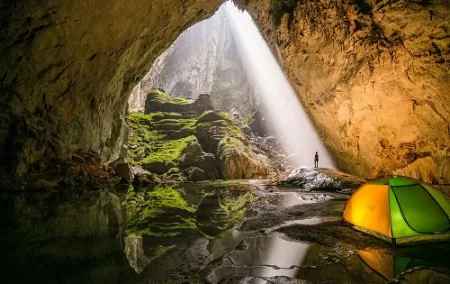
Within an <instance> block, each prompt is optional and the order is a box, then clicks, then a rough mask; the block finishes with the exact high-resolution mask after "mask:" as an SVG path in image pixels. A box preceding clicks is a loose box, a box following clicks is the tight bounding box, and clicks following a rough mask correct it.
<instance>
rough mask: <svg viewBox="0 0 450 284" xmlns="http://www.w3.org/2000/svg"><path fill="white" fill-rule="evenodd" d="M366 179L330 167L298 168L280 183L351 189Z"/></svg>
mask: <svg viewBox="0 0 450 284" xmlns="http://www.w3.org/2000/svg"><path fill="white" fill-rule="evenodd" d="M365 182H366V181H365V180H364V179H361V178H359V177H356V176H352V175H349V174H346V173H342V172H339V171H335V170H330V169H322V168H298V169H295V170H293V171H292V172H291V174H290V175H289V176H288V177H287V178H286V179H285V180H283V181H281V182H280V184H282V185H292V186H298V187H301V188H302V189H307V190H312V189H333V190H341V191H342V190H344V191H352V190H354V189H356V188H358V187H360V186H361V185H362V184H363V183H365Z"/></svg>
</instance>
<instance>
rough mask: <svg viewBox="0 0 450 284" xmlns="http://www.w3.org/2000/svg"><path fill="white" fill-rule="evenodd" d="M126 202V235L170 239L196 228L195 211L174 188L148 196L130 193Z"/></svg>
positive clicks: (165, 188)
mask: <svg viewBox="0 0 450 284" xmlns="http://www.w3.org/2000/svg"><path fill="white" fill-rule="evenodd" d="M126 202H127V234H132V233H134V234H137V235H146V236H153V237H170V236H177V235H179V234H181V233H183V232H184V231H187V230H194V229H195V228H196V221H195V218H194V215H193V213H194V212H195V209H194V208H192V207H191V206H190V205H189V204H188V203H187V202H186V200H185V199H184V198H183V197H182V196H181V194H180V193H179V192H178V191H176V190H175V189H173V188H172V187H158V188H155V189H154V190H152V191H149V192H145V193H141V192H135V191H134V190H132V189H130V190H129V192H128V193H127V201H126Z"/></svg>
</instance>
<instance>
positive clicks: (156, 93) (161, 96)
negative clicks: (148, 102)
mask: <svg viewBox="0 0 450 284" xmlns="http://www.w3.org/2000/svg"><path fill="white" fill-rule="evenodd" d="M148 95H149V96H151V98H152V99H153V100H156V101H159V102H160V103H173V104H179V105H183V104H188V103H191V102H192V100H189V99H186V98H173V97H171V96H169V95H168V94H166V93H164V92H161V91H160V90H158V89H153V90H151V91H150V92H149V94H148Z"/></svg>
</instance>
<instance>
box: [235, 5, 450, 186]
mask: <svg viewBox="0 0 450 284" xmlns="http://www.w3.org/2000/svg"><path fill="white" fill-rule="evenodd" d="M235 2H236V3H238V4H239V6H240V7H241V8H243V9H246V10H247V11H248V12H249V13H250V14H251V15H252V17H253V19H254V20H255V22H256V23H257V25H258V26H259V28H260V30H261V32H262V34H263V36H264V37H265V38H266V40H267V41H268V43H269V45H270V46H271V49H272V51H273V53H274V54H275V55H276V56H277V57H278V60H279V62H280V64H281V65H282V67H283V69H284V71H285V73H286V74H287V76H288V78H289V80H290V82H291V84H292V85H293V87H294V89H295V90H296V92H297V94H298V96H299V97H300V99H301V101H302V103H303V105H304V107H305V109H306V111H307V112H308V114H309V116H310V117H311V118H312V120H313V122H314V124H315V126H316V129H317V130H318V132H319V134H320V136H321V138H322V140H323V141H324V143H325V145H326V147H327V148H328V149H329V151H330V153H331V154H332V156H333V157H334V159H335V161H336V164H337V166H338V167H339V168H340V169H342V170H344V171H347V172H350V173H353V174H357V175H360V176H364V177H374V176H377V175H383V174H392V173H395V174H403V175H408V176H413V177H418V178H421V179H423V180H425V181H428V182H440V183H448V182H450V96H449V90H450V68H449V66H450V64H449V62H450V36H449V35H450V21H449V18H450V1H449V0H434V1H431V0H430V1H414V0H406V1H400V0H399V1H396V0H390V1H377V0H355V1H341V0H317V1H308V0H300V1H291V0H250V1H249V0H244V1H235Z"/></svg>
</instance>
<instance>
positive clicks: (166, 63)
mask: <svg viewBox="0 0 450 284" xmlns="http://www.w3.org/2000/svg"><path fill="white" fill-rule="evenodd" d="M152 88H162V89H164V90H165V91H166V92H167V93H168V94H170V95H171V96H175V97H190V98H196V97H198V95H200V94H202V93H207V94H210V95H211V98H212V100H213V103H214V106H215V107H216V108H218V109H220V110H224V111H229V110H230V109H232V108H236V109H238V110H239V112H241V113H243V114H246V115H247V114H249V113H250V112H251V110H252V108H253V107H255V105H256V102H255V98H254V96H255V90H254V87H253V86H252V84H251V83H250V82H249V80H248V78H247V75H246V73H245V69H244V66H243V64H242V61H241V58H240V56H239V54H238V51H237V46H236V43H235V41H234V38H233V36H232V33H231V30H230V26H229V22H228V19H227V17H226V14H225V10H224V8H220V9H219V10H218V11H217V12H216V14H214V16H212V17H211V18H209V19H207V20H205V21H203V22H200V23H198V24H196V25H195V26H193V27H191V28H190V29H188V30H187V31H185V32H184V33H183V34H182V35H181V36H180V37H179V38H178V39H177V40H176V41H175V43H174V44H173V45H172V46H171V47H170V48H169V49H168V50H167V51H165V52H164V53H163V54H162V55H161V56H160V57H159V58H158V59H157V60H156V61H155V63H154V64H153V66H152V68H151V69H150V71H149V73H148V74H147V75H145V76H144V78H143V79H142V80H141V82H139V83H138V85H137V86H136V87H135V88H134V89H133V91H132V93H131V96H130V99H129V110H130V111H139V110H142V109H143V107H144V104H145V98H146V96H147V94H148V92H149V91H150V90H151V89H152Z"/></svg>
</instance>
